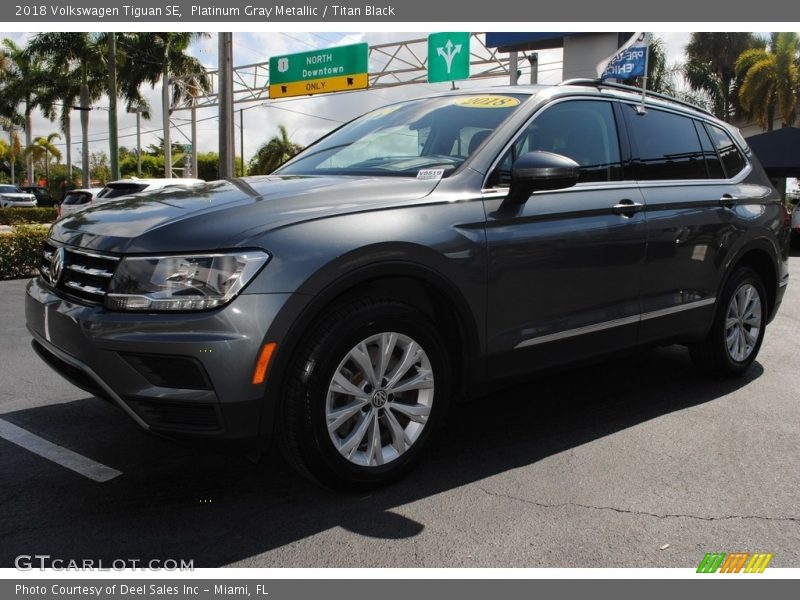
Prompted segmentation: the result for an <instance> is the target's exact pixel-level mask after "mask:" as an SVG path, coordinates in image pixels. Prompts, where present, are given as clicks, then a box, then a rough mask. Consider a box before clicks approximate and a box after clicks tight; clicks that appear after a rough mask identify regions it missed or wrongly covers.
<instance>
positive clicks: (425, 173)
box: [417, 169, 444, 179]
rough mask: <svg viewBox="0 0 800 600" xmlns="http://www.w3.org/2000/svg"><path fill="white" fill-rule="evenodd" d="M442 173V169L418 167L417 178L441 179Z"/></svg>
mask: <svg viewBox="0 0 800 600" xmlns="http://www.w3.org/2000/svg"><path fill="white" fill-rule="evenodd" d="M443 175H444V169H420V170H419V172H418V173H417V179H441V178H442V176H443Z"/></svg>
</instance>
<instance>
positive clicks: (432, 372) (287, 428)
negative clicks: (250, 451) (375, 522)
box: [281, 300, 451, 488]
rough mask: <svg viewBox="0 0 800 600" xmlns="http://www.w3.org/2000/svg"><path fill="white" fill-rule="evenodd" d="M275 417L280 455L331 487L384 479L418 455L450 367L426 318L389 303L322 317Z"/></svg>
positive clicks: (435, 421)
mask: <svg viewBox="0 0 800 600" xmlns="http://www.w3.org/2000/svg"><path fill="white" fill-rule="evenodd" d="M290 378H291V379H290V380H289V382H288V385H287V394H286V395H285V398H284V404H283V407H282V416H281V427H282V431H281V439H282V446H283V449H284V454H285V455H286V456H287V458H288V459H289V461H290V462H291V463H292V464H293V465H294V466H295V467H296V468H297V469H298V470H299V471H301V472H302V473H304V474H306V475H308V476H310V477H311V478H313V479H315V480H317V481H319V482H321V483H323V484H325V485H327V486H329V487H334V488H364V487H370V486H375V485H379V484H383V483H387V482H389V481H391V480H393V479H396V478H397V477H400V476H402V475H403V474H404V473H405V472H407V471H408V470H409V469H410V468H411V467H412V466H413V465H414V464H415V463H416V462H417V461H418V460H419V459H420V458H421V457H422V456H423V454H424V452H425V449H426V447H427V446H428V444H429V442H430V440H431V438H432V436H433V435H434V433H435V430H436V428H438V425H439V423H440V421H441V420H442V418H443V415H444V412H445V409H446V406H447V403H448V400H449V394H450V386H451V384H450V380H451V372H450V366H449V363H448V360H447V353H446V352H445V351H444V345H443V343H442V340H441V338H440V336H439V334H438V333H437V331H436V328H435V326H434V325H433V323H432V322H430V320H429V319H428V318H427V317H426V316H425V315H424V314H423V313H421V312H420V311H418V310H417V309H415V308H413V307H411V306H409V305H406V304H404V303H400V302H396V301H392V300H364V301H360V302H357V303H355V304H352V305H348V306H345V307H342V308H339V309H337V310H334V311H332V312H330V313H329V314H327V315H326V316H325V317H323V319H322V320H321V322H320V323H319V325H318V327H317V328H316V330H315V331H314V332H313V333H312V334H311V335H310V336H309V337H308V338H307V341H306V343H305V344H304V345H303V347H302V349H301V351H300V352H299V353H298V355H297V359H296V360H295V362H294V365H293V367H292V371H291V373H290Z"/></svg>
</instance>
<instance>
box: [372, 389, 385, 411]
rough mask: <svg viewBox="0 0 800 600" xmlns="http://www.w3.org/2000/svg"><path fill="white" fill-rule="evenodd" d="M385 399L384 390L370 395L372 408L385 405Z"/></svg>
mask: <svg viewBox="0 0 800 600" xmlns="http://www.w3.org/2000/svg"><path fill="white" fill-rule="evenodd" d="M387 399H388V397H387V395H386V390H378V391H377V392H375V393H374V394H372V400H371V401H372V406H374V407H375V408H382V407H383V406H384V405H385V404H386V400H387Z"/></svg>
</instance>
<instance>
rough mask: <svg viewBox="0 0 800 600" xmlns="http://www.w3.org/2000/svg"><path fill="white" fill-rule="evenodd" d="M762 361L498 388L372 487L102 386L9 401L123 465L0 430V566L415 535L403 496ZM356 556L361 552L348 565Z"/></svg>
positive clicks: (424, 494) (53, 431)
mask: <svg viewBox="0 0 800 600" xmlns="http://www.w3.org/2000/svg"><path fill="white" fill-rule="evenodd" d="M762 373H763V368H762V367H761V365H760V364H759V363H755V364H754V365H753V367H752V368H751V369H750V370H749V372H748V373H747V374H746V375H745V376H744V377H742V378H738V379H728V380H714V379H708V378H705V377H703V376H701V375H699V374H698V373H697V372H696V371H695V370H694V369H693V367H692V365H691V361H690V360H689V357H688V353H687V352H686V351H685V350H684V349H682V348H679V347H670V348H659V349H655V350H652V351H648V352H643V353H640V354H638V355H636V356H633V357H630V358H626V359H624V360H620V361H614V362H610V363H605V364H601V365H597V366H592V367H587V368H583V369H581V370H575V371H570V372H568V373H566V374H564V373H562V374H559V375H552V376H548V377H545V378H542V379H538V380H536V381H533V382H530V383H525V384H523V385H518V386H516V387H513V388H509V389H504V390H499V391H497V392H496V393H494V394H492V395H489V396H485V397H482V398H480V399H477V400H472V401H468V402H463V403H459V404H456V405H454V406H452V407H451V411H450V414H449V416H448V421H447V423H446V425H445V426H444V428H443V429H442V431H441V436H440V440H439V442H438V443H437V444H436V445H435V447H434V448H433V449H432V451H431V453H430V456H429V457H427V458H426V460H425V461H424V462H423V463H422V464H421V465H420V466H419V468H417V469H416V470H415V471H413V472H412V473H411V474H410V475H409V476H407V477H406V478H405V479H403V480H401V481H399V482H397V483H395V484H393V485H391V486H388V487H386V488H383V489H380V490H376V491H372V492H369V493H364V494H340V493H335V492H331V491H328V490H325V489H322V488H320V487H317V486H315V485H314V484H311V483H308V482H306V481H305V480H304V479H302V478H301V477H300V476H298V475H296V474H294V472H292V471H291V470H290V469H289V468H288V467H287V466H286V465H285V464H284V463H283V461H282V460H281V459H280V457H278V456H277V452H275V451H274V450H273V451H272V452H271V453H270V454H269V455H268V456H266V457H265V458H264V459H263V460H262V461H261V462H260V463H259V464H253V463H251V462H249V461H247V460H246V459H244V458H241V457H238V456H229V455H228V456H226V455H221V454H216V453H212V452H205V451H201V450H198V449H195V448H191V447H185V446H181V445H178V444H176V443H174V442H170V441H166V440H162V439H159V438H156V437H154V436H151V435H149V434H147V433H145V432H143V431H141V430H139V429H138V428H137V427H136V426H135V425H133V424H132V423H131V422H129V421H128V419H127V417H125V416H124V415H123V414H122V413H121V411H119V410H117V409H115V408H114V407H112V406H110V405H108V404H106V403H105V402H103V401H101V400H97V399H95V398H86V399H83V400H78V401H75V402H68V403H64V404H53V405H48V406H44V407H38V408H31V409H26V410H21V411H17V412H13V413H9V414H6V415H3V418H4V419H6V420H8V421H10V422H13V423H15V424H17V425H19V426H21V427H25V428H26V429H28V430H29V431H32V432H34V433H37V434H39V435H41V436H42V437H45V438H47V439H49V440H51V441H53V442H55V443H58V444H62V445H64V446H66V447H69V448H70V449H72V450H74V451H76V452H79V453H81V454H84V455H86V456H88V457H90V458H92V459H94V460H97V461H99V462H102V463H104V464H107V465H109V466H112V467H114V468H115V469H119V470H121V471H122V472H123V475H122V476H120V477H118V478H117V479H114V480H112V481H110V482H107V483H104V484H98V483H95V482H93V481H90V480H88V479H84V478H82V477H81V476H79V475H77V474H74V473H72V472H70V471H67V470H65V469H63V468H62V467H60V466H57V465H54V464H52V463H49V462H48V461H45V460H44V459H41V458H40V457H38V456H35V455H33V454H30V453H27V452H26V451H24V450H22V449H19V448H16V447H15V446H13V445H10V444H7V443H5V442H3V441H2V440H0V442H2V443H0V466H2V468H0V506H2V511H1V512H0V567H10V566H13V563H14V558H15V557H16V556H18V555H20V554H31V555H33V554H49V555H51V556H53V557H58V558H61V559H65V560H69V559H83V558H92V559H95V560H98V559H101V560H103V561H104V562H106V563H110V562H111V561H112V560H115V559H120V558H124V559H132V558H138V559H141V560H143V561H145V560H149V559H153V558H157V559H162V560H163V559H166V558H172V559H184V560H189V559H191V560H193V561H194V566H195V567H218V566H225V565H229V564H231V563H234V562H237V563H239V564H240V565H241V566H248V559H250V558H251V557H256V556H258V555H260V554H262V553H264V552H267V551H270V550H276V549H280V548H282V547H284V546H287V545H291V544H293V543H295V542H297V541H299V540H302V539H304V538H307V537H309V536H313V535H316V534H320V533H323V532H325V531H327V530H330V529H333V528H337V527H340V528H344V529H346V530H349V531H351V532H354V533H356V534H358V535H361V536H367V537H369V538H377V539H382V540H393V539H402V538H410V537H413V536H416V535H418V534H419V533H420V532H421V531H423V529H424V528H425V523H422V522H417V521H415V520H413V519H410V518H407V517H405V516H403V515H401V514H399V512H402V507H403V506H404V505H407V504H409V503H413V502H416V501H420V500H423V499H426V498H429V497H431V496H434V495H436V494H440V493H442V492H446V491H449V490H454V489H456V488H458V487H460V486H464V485H468V484H473V483H475V482H478V481H480V480H482V479H485V478H488V477H491V476H494V475H497V474H500V473H503V472H505V471H508V470H511V469H516V468H519V467H524V466H527V465H532V464H534V463H536V462H537V461H540V460H542V459H544V458H546V457H548V456H552V455H555V454H557V453H560V452H563V451H566V450H569V449H571V448H575V447H578V446H581V445H583V444H586V443H589V442H591V441H593V440H597V439H599V438H603V437H605V436H611V435H614V434H615V433H617V432H620V431H622V430H625V429H627V428H630V427H633V426H635V425H637V424H640V423H643V422H645V421H648V420H651V419H655V418H658V417H661V416H663V415H667V414H669V413H671V412H674V411H681V410H684V409H687V408H689V407H692V406H696V405H699V404H703V403H706V402H712V401H714V400H715V399H718V398H721V397H723V396H725V395H727V394H729V393H731V392H733V391H735V390H736V389H739V388H741V387H743V386H746V385H747V384H748V383H749V382H751V381H752V380H754V379H756V378H758V377H759V376H761V374H762ZM328 551H329V550H328ZM328 551H326V549H325V548H324V547H320V548H318V549H317V552H318V553H319V554H318V555H315V554H314V553H313V552H307V553H306V554H304V561H305V562H304V563H303V564H277V563H276V562H275V560H276V559H274V558H273V559H272V561H271V562H270V561H269V559H267V562H266V563H265V562H264V559H260V560H259V561H258V566H275V567H300V566H303V567H306V566H308V567H313V566H319V564H321V563H322V562H323V561H322V560H321V559H320V558H319V557H323V556H327V554H326V553H327V552H328ZM276 554H277V555H279V553H276ZM315 556H316V558H315ZM254 564H255V563H254ZM359 564H360V559H359V557H358V553H357V552H355V553H354V554H353V555H352V556H350V557H349V558H345V559H344V562H343V563H342V564H341V565H340V566H359ZM384 566H393V565H392V564H386V565H384Z"/></svg>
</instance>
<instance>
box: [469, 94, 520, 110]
mask: <svg viewBox="0 0 800 600" xmlns="http://www.w3.org/2000/svg"><path fill="white" fill-rule="evenodd" d="M455 104H456V105H457V106H468V107H470V108H509V107H511V106H518V105H519V100H517V99H516V98H512V97H511V96H468V97H466V98H459V99H458V100H456V102H455Z"/></svg>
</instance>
